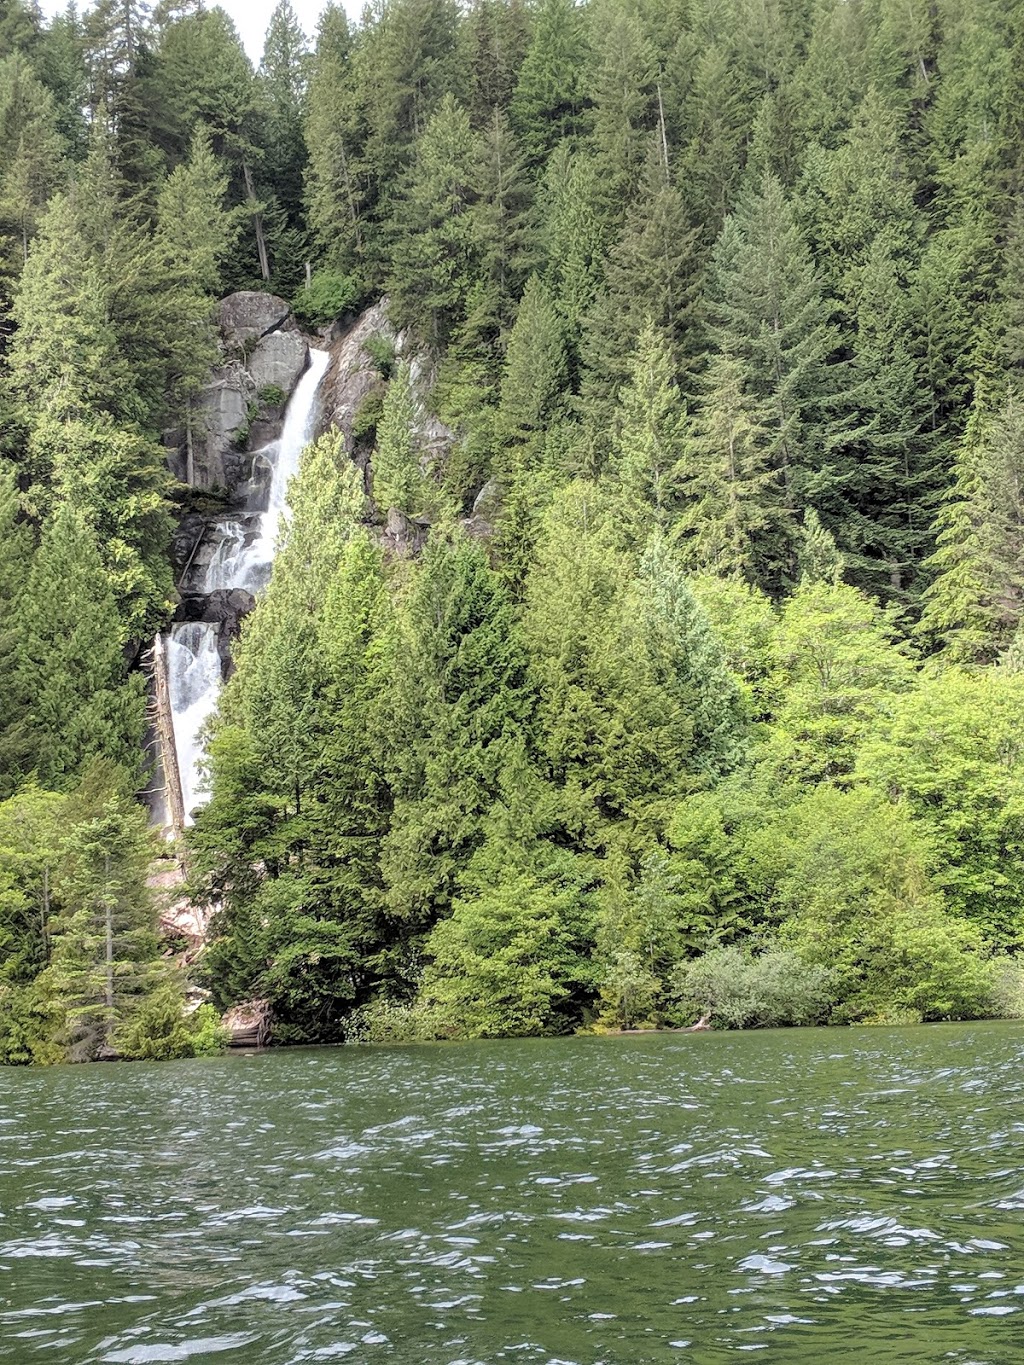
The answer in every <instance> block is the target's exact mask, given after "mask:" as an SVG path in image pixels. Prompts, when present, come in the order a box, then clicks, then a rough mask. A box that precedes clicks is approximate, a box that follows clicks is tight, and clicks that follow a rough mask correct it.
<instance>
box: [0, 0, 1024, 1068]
mask: <svg viewBox="0 0 1024 1365" xmlns="http://www.w3.org/2000/svg"><path fill="white" fill-rule="evenodd" d="M1022 72H1024V3H1019V2H1018V0H975V3H972V4H969V5H964V4H962V3H956V4H954V3H952V0H928V2H927V3H926V2H925V0H589V2H588V3H585V4H575V3H573V0H533V2H532V3H526V2H525V0H473V3H469V4H466V5H460V4H457V3H455V2H454V0H379V2H378V3H376V4H374V5H372V6H369V7H368V8H367V9H366V11H365V12H364V14H363V17H362V18H361V19H360V20H359V21H358V22H352V21H351V20H349V19H348V18H347V17H346V15H345V13H344V11H343V9H342V8H341V7H340V6H337V5H328V6H327V7H326V8H325V10H324V12H323V15H322V17H321V20H320V23H319V26H318V29H317V32H316V34H315V36H313V37H308V36H307V35H306V34H304V33H303V31H302V29H301V27H300V25H299V23H298V21H297V19H296V16H295V14H294V12H293V11H292V9H291V6H290V5H289V3H288V0H281V3H279V4H278V5H277V7H276V9H275V11H274V14H273V17H272V19H271V22H270V26H269V28H268V31H267V34H266V42H265V48H264V53H263V57H262V60H261V62H260V63H259V65H258V66H255V67H254V66H253V64H252V63H251V62H250V61H249V59H248V58H247V56H246V54H245V51H244V49H243V47H242V45H241V43H240V41H239V38H238V34H237V33H236V31H235V29H234V27H233V25H232V23H231V20H230V19H229V18H228V16H227V15H226V14H225V12H224V11H223V10H222V9H220V8H219V7H216V6H209V5H206V4H204V3H203V2H202V0H161V2H160V3H159V4H154V5H152V6H150V5H148V4H144V3H141V2H140V0H98V3H96V4H94V5H93V6H92V7H90V8H88V9H87V10H85V11H84V12H83V13H82V14H79V13H78V12H77V11H76V10H75V8H74V7H73V6H72V7H69V9H68V10H67V12H66V13H65V14H63V15H60V16H58V17H56V18H54V19H52V20H50V21H49V22H44V20H43V19H42V17H41V15H40V13H39V11H38V9H37V7H36V6H35V4H34V3H30V2H29V0H0V1015H2V1016H3V1020H2V1022H0V1056H3V1057H5V1058H6V1059H7V1060H9V1061H25V1060H30V1059H34V1060H52V1059H55V1058H58V1057H64V1056H71V1057H91V1056H96V1055H102V1054H103V1050H104V1049H115V1050H118V1051H120V1053H121V1054H122V1055H172V1054H175V1053H179V1054H180V1053H183V1052H184V1053H187V1052H189V1051H194V1050H196V1049H197V1048H198V1049H199V1050H203V1049H204V1048H206V1047H207V1046H209V1045H212V1043H211V1039H212V1033H211V1031H210V1030H211V1027H212V1026H211V1025H210V1017H212V1012H210V1014H209V1015H204V1017H203V1019H202V1020H199V1021H198V1022H196V1020H195V1019H194V1018H193V1017H192V1016H190V1019H191V1020H192V1022H183V1017H182V1014H181V1002H182V999H183V990H184V983H183V980H182V978H181V974H180V972H178V971H177V970H176V969H173V968H172V966H171V965H170V963H169V961H168V960H167V959H166V958H165V956H164V955H163V950H162V948H161V945H160V944H159V941H158V939H157V937H156V934H155V920H154V915H153V905H152V898H151V895H150V893H149V892H148V891H147V887H146V881H147V865H148V860H149V858H150V856H151V854H152V846H151V841H150V836H149V835H148V834H147V832H146V828H145V817H144V812H143V811H142V809H141V807H140V805H139V803H138V800H137V799H136V797H137V793H138V792H139V791H140V790H141V789H142V787H143V785H144V782H145V772H144V753H143V733H144V726H145V703H144V686H143V673H142V663H143V654H144V647H145V645H146V643H147V642H148V641H149V640H150V639H151V638H152V636H153V634H154V633H155V632H157V631H159V630H161V629H163V628H165V627H166V626H167V625H168V623H169V621H170V620H171V619H172V617H173V614H174V611H175V609H176V605H177V593H176V585H175V581H174V576H173V573H172V570H171V558H170V543H171V538H172V534H173V531H174V527H175V524H176V522H177V521H178V520H179V519H180V517H181V515H182V513H183V511H184V510H185V508H186V506H187V505H188V503H187V494H188V490H187V489H185V488H184V487H183V486H182V485H179V484H176V483H175V482H174V480H173V479H172V477H171V475H170V473H169V472H168V464H167V448H168V442H169V441H170V439H171V437H170V433H173V432H175V431H181V430H185V429H188V430H191V428H190V426H189V424H190V422H191V421H192V413H193V405H194V403H195V401H196V398H197V395H198V394H199V393H200V391H201V390H202V388H203V386H204V385H205V384H206V382H207V380H208V376H209V372H210V368H211V366H212V365H213V364H214V363H215V361H216V359H217V355H218V338H217V330H216V325H215V316H216V314H215V305H216V301H217V300H218V299H219V298H222V297H224V296H225V295H227V294H230V293H232V292H233V291H237V290H240V289H257V290H268V291H271V292H273V293H275V294H279V295H282V296H284V297H285V298H286V299H288V300H289V302H290V303H291V306H292V308H293V310H294V315H295V317H296V318H297V319H298V322H299V324H300V325H301V326H302V327H303V328H305V329H306V330H307V332H309V334H310V335H313V336H316V335H317V333H318V330H319V329H324V330H323V333H322V334H323V336H324V338H325V342H323V343H321V344H326V343H327V341H329V340H330V338H331V337H332V336H337V335H339V334H343V333H344V329H345V328H346V327H347V326H348V325H349V324H351V322H352V321H353V319H355V318H356V317H357V316H358V315H359V314H360V313H361V312H362V310H364V309H366V308H368V307H369V306H370V305H375V304H378V303H380V301H381V300H384V302H385V307H386V315H387V318H388V319H389V327H388V329H387V332H386V334H385V333H384V332H382V333H381V335H380V336H377V337H375V338H372V339H371V341H370V342H369V343H367V346H368V350H369V352H370V353H371V359H372V362H373V365H374V366H375V371H376V378H375V380H374V383H373V386H372V388H371V391H370V392H369V393H368V394H367V396H366V398H365V399H364V401H363V403H362V406H361V407H360V409H359V411H358V412H357V413H356V414H355V417H354V420H353V423H352V433H351V435H350V436H349V435H346V434H345V433H342V432H341V431H340V430H337V429H333V428H332V429H329V430H328V431H327V432H326V433H324V434H323V435H322V436H321V437H320V438H319V440H318V441H316V442H315V443H314V444H313V445H311V446H310V447H309V448H308V449H307V451H306V453H305V455H304V458H303V463H302V468H301V471H300V474H299V476H298V478H297V479H296V481H295V482H294V484H293V485H292V488H291V490H290V495H289V500H290V504H291V507H292V509H293V511H292V517H291V519H290V521H289V523H288V528H287V532H286V534H285V535H284V537H283V539H282V543H281V547H280V550H279V553H278V557H277V559H276V561H275V567H274V572H273V577H272V580H271V583H270V585H269V588H268V589H267V591H266V593H265V595H264V596H263V597H262V599H261V600H260V602H259V604H258V605H257V607H256V609H255V611H254V612H253V613H252V614H251V615H250V616H249V617H248V619H247V621H246V624H245V628H244V630H243V632H242V638H241V640H240V641H239V643H238V645H237V648H236V649H235V651H234V664H235V671H234V674H233V677H232V678H231V681H230V682H229V683H228V684H227V686H226V688H225V690H224V692H223V694H222V698H221V704H220V707H219V710H218V713H217V716H216V717H215V719H214V722H213V724H212V727H211V731H210V739H209V761H208V767H209V772H208V782H209V800H208V803H207V804H206V805H205V806H204V807H203V808H202V810H201V811H200V812H199V813H198V815H197V819H196V823H195V826H194V828H193V829H192V831H191V833H190V836H189V846H188V850H187V855H186V857H187V862H188V867H189V876H190V883H189V885H190V891H191V894H192V895H193V897H194V898H195V899H196V900H197V902H199V903H202V904H205V905H207V906H208V907H210V908H211V910H212V912H213V919H212V926H213V930H212V936H211V939H210V942H209V943H208V945H207V947H206V949H205V951H204V952H203V954H202V955H201V956H200V958H199V960H198V962H197V963H196V965H195V969H194V970H195V972H196V973H197V975H198V977H199V979H200V981H201V984H202V985H203V986H204V987H205V989H206V990H208V991H209V992H210V994H211V998H212V1000H213V1002H214V1003H215V1004H216V1006H218V1007H219V1008H226V1007H228V1006H230V1005H233V1004H236V1003H238V1002H239V1001H243V1000H247V999H252V998H259V999H261V1000H267V1001H269V1002H270V1005H271V1007H272V1010H273V1017H274V1019H275V1032H276V1036H277V1037H278V1038H279V1039H280V1040H282V1041H294V1040H301V1041H335V1040H344V1039H377V1040H388V1039H401V1038H409V1037H413V1038H434V1037H441V1038H446V1037H466V1036H469V1037H487V1036H496V1035H504V1034H537V1033H550V1032H565V1031H571V1030H573V1029H576V1028H580V1027H599V1028H618V1027H635V1026H646V1025H658V1024H662V1025H663V1024H670V1025H685V1024H689V1023H692V1022H693V1021H694V1020H695V1019H697V1018H699V1017H702V1016H706V1017H708V1018H710V1019H712V1020H713V1022H715V1023H719V1024H723V1025H731V1026H750V1025H776V1024H786V1023H811V1022H826V1021H831V1022H856V1021H879V1020H881V1021H885V1020H894V1021H902V1020H920V1019H926V1020H927V1019H944V1018H970V1017H979V1016H984V1015H992V1014H1005V1013H1016V1012H1018V1011H1019V1010H1021V1009H1022V1008H1024V986H1022V984H1021V982H1022V978H1021V976H1020V972H1019V969H1018V967H1017V960H1018V956H1019V954H1020V952H1021V950H1022V948H1024V905H1022V898H1024V754H1022V744H1024V741H1022V739H1021V736H1022V735H1024V672H1022V668H1024V640H1022V637H1021V617H1022V611H1024V559H1022V550H1024V493H1022V487H1024V407H1022V404H1024V128H1022V126H1021V121H1022V119H1024V85H1022V81H1024V76H1022ZM332 328H333V329H334V331H333V332H332V331H331V329H332ZM438 431H441V432H442V433H443V434H444V439H443V440H442V441H441V442H440V444H439V443H438V441H437V440H436V439H434V437H436V433H437V432H438ZM430 433H433V436H430ZM428 436H429V439H428ZM389 517H391V518H392V520H393V521H394V519H396V518H397V521H398V523H399V524H401V525H405V526H406V527H407V528H408V527H412V528H414V530H415V535H413V536H411V537H410V538H409V544H407V545H400V546H399V547H398V548H397V549H396V547H395V544H394V541H393V538H391V539H389V536H388V535H387V534H385V527H386V526H387V525H388V524H389ZM413 544H414V546H415V548H413ZM204 1030H205V1032H204Z"/></svg>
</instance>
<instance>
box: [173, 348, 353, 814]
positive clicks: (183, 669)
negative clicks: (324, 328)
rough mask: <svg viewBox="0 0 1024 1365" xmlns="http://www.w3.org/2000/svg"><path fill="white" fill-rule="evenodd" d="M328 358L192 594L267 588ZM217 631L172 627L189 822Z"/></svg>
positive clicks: (313, 357) (264, 452) (212, 695)
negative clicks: (267, 477)
mask: <svg viewBox="0 0 1024 1365" xmlns="http://www.w3.org/2000/svg"><path fill="white" fill-rule="evenodd" d="M329 359H330V357H329V355H328V354H327V352H326V351H317V350H310V353H309V366H308V368H307V369H306V371H305V373H304V374H303V376H302V378H301V379H300V380H299V383H298V385H297V387H296V389H295V392H294V393H293V394H292V397H291V400H290V401H289V403H288V408H287V411H286V413H285V419H284V427H283V428H282V431H281V436H280V439H279V440H277V441H271V442H270V443H269V444H268V445H266V446H264V447H263V448H262V449H261V450H258V451H256V452H255V453H254V455H253V473H254V477H253V479H252V481H251V489H252V491H251V492H250V495H249V498H248V505H247V506H246V508H245V510H244V511H243V512H241V513H240V514H239V515H238V516H237V517H225V518H223V519H222V520H221V521H219V522H217V523H216V525H215V526H214V527H213V528H212V534H213V536H214V537H215V540H216V546H215V549H214V552H213V554H212V556H211V557H210V560H209V562H208V564H207V565H206V567H205V569H204V570H203V571H202V573H201V574H200V575H198V576H197V577H196V578H194V579H193V581H192V582H191V583H190V585H189V587H190V589H191V591H193V592H196V593H211V592H215V591H217V590H218V589H231V588H240V589H242V590H243V591H244V592H248V593H253V594H255V593H259V592H261V591H262V590H263V589H264V588H265V587H266V585H267V583H268V581H269V579H270V570H271V565H272V563H273V559H274V549H275V546H276V543H277V536H278V531H279V528H280V524H281V519H282V516H283V515H284V514H285V512H286V504H285V498H286V496H287V492H288V483H289V481H290V480H291V479H292V477H293V476H294V475H295V474H296V473H297V472H298V468H299V459H300V457H301V455H302V450H303V447H304V446H305V445H306V443H307V442H308V440H309V438H310V436H311V434H312V430H313V426H314V422H315V417H316V400H317V392H318V390H319V388H320V381H321V379H323V376H324V371H325V370H326V369H327V364H328V361H329ZM265 470H269V473H270V482H269V489H268V487H267V483H266V480H265V479H264V480H261V479H260V477H259V476H260V474H261V472H263V471H265ZM261 504H262V506H261ZM218 629H219V628H218V627H217V626H216V625H215V624H211V623H207V622H202V621H200V622H189V623H188V624H184V625H181V624H179V625H176V626H173V627H172V628H171V631H170V635H169V638H168V642H167V674H168V690H169V693H170V703H171V714H172V717H173V721H174V747H175V749H176V751H177V756H178V772H179V776H180V778H181V791H182V800H183V803H184V808H185V822H186V824H189V823H191V814H190V812H191V811H193V810H194V809H195V807H196V806H198V805H201V804H202V802H203V801H204V800H205V799H206V794H205V793H204V792H203V791H202V789H201V779H200V772H199V765H200V762H201V760H202V756H203V745H202V738H201V736H202V730H203V726H204V725H205V723H206V721H207V720H208V719H209V717H210V716H211V715H212V714H213V711H214V708H215V707H216V705H217V696H218V694H219V692H220V688H221V682H222V673H221V658H220V650H219V648H218Z"/></svg>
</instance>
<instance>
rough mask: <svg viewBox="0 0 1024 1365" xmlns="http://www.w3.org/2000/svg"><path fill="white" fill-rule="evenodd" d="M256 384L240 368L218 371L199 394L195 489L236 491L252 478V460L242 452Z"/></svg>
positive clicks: (193, 439)
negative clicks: (240, 485)
mask: <svg viewBox="0 0 1024 1365" xmlns="http://www.w3.org/2000/svg"><path fill="white" fill-rule="evenodd" d="M251 390H252V383H251V381H250V380H249V379H248V376H247V375H246V373H245V371H244V370H242V369H241V367H240V366H238V365H230V366H226V367H224V368H222V369H217V370H214V372H213V376H212V378H211V381H210V383H209V384H208V385H207V386H206V388H205V389H203V391H202V393H201V394H200V395H199V400H198V402H197V403H196V409H195V418H196V420H195V424H194V430H193V436H192V447H193V461H192V462H193V486H194V487H196V488H234V487H235V485H236V484H237V483H238V482H239V481H240V480H241V479H244V478H247V477H248V464H249V461H248V458H247V456H246V454H245V452H244V451H241V450H239V446H240V445H241V444H243V441H242V435H243V433H244V432H246V431H247V429H248V422H249V402H250V396H249V395H250V391H251Z"/></svg>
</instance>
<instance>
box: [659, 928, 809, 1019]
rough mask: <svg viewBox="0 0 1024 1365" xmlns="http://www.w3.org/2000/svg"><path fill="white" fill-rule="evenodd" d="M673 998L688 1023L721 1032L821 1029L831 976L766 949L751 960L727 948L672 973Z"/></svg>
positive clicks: (789, 954)
mask: <svg viewBox="0 0 1024 1365" xmlns="http://www.w3.org/2000/svg"><path fill="white" fill-rule="evenodd" d="M675 986H676V992H677V995H678V998H679V1003H680V1006H681V1007H682V1010H683V1011H684V1012H685V1013H686V1014H687V1015H688V1016H689V1017H690V1018H697V1017H703V1016H708V1017H709V1018H710V1020H711V1022H712V1023H715V1024H718V1025H721V1026H723V1027H725V1028H779V1027H782V1026H783V1025H787V1024H815V1023H821V1022H822V1021H823V1020H824V1019H825V1018H827V1016H828V1012H829V1009H830V1008H831V1005H832V998H833V988H834V981H833V974H832V972H830V971H829V970H828V968H827V967H820V966H815V965H813V964H808V963H806V962H804V961H803V960H802V959H801V958H800V957H799V956H798V955H797V954H796V953H795V952H793V951H792V950H790V949H786V948H782V947H779V946H777V945H772V946H770V947H768V948H766V949H765V951H764V952H762V953H760V954H759V955H757V956H755V955H754V954H753V953H751V952H750V951H748V950H745V949H743V948H741V947H739V946H738V945H736V944H733V945H731V946H729V947H727V948H716V949H714V950H713V951H712V952H710V953H705V954H704V956H703V957H699V958H697V959H695V960H694V961H692V962H684V963H682V964H681V965H680V966H679V967H678V968H677V970H676V980H675Z"/></svg>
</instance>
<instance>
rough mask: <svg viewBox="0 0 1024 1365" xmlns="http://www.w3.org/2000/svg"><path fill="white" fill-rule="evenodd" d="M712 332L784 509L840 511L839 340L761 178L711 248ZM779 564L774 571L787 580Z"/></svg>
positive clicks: (790, 224)
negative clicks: (749, 411)
mask: <svg viewBox="0 0 1024 1365" xmlns="http://www.w3.org/2000/svg"><path fill="white" fill-rule="evenodd" d="M709 314H710V317H709V322H708V333H709V336H710V338H711V341H712V343H713V345H714V348H715V351H716V352H717V353H719V354H721V355H726V356H729V357H731V358H732V359H734V360H735V361H736V362H738V365H739V366H740V367H741V372H742V379H743V385H744V389H745V391H746V393H747V394H748V395H749V396H750V398H751V399H752V400H753V401H754V402H755V403H756V405H757V407H756V412H757V418H758V423H759V425H761V426H762V427H763V428H764V429H765V430H766V431H768V432H769V433H770V443H769V446H768V452H767V453H768V458H769V465H770V468H772V469H773V470H776V471H777V472H778V474H779V476H780V478H781V480H782V484H783V488H784V496H785V506H786V509H787V511H792V510H794V509H796V508H798V507H800V506H801V505H803V504H804V503H805V502H806V501H810V500H813V501H814V502H815V503H816V504H818V505H821V506H822V507H823V508H825V507H827V508H828V509H829V511H831V509H832V508H833V507H835V508H836V510H837V511H838V509H839V507H840V506H841V502H840V499H841V497H842V495H843V492H844V491H845V487H846V485H847V484H848V482H849V479H850V471H849V469H848V468H844V467H843V466H842V463H841V462H840V461H839V460H837V459H834V458H832V456H831V452H832V447H833V440H832V437H833V436H834V434H835V431H836V427H837V424H838V414H837V412H836V398H837V394H836V387H837V385H836V381H835V379H834V377H833V375H832V374H831V373H830V366H829V361H830V359H831V357H832V355H833V353H834V351H835V348H836V346H837V337H836V334H835V331H834V329H833V327H832V325H831V322H830V319H829V308H828V305H827V303H826V302H825V300H824V298H823V296H822V291H821V285H820V282H819V280H818V278H817V275H816V273H815V270H814V266H813V263H812V261H811V257H810V253H809V251H808V249H807V246H806V243H805V242H804V240H803V238H802V236H801V234H800V230H799V228H798V227H797V225H796V223H795V221H794V218H793V213H792V209H791V208H790V206H789V204H788V202H787V200H786V197H785V194H784V192H783V189H782V186H781V185H780V184H779V183H778V181H777V180H775V179H774V178H773V177H771V176H769V177H767V178H766V179H765V181H764V183H763V184H762V186H761V188H760V190H759V192H758V193H756V194H750V195H748V196H747V198H746V199H745V200H744V202H743V204H742V205H741V207H740V209H739V210H738V211H737V213H736V215H735V216H734V217H733V218H730V219H729V220H728V221H727V222H726V225H725V227H724V228H723V230H722V233H721V236H720V237H719V239H718V242H717V243H716V245H715V251H714V256H713V259H712V265H711V279H710V282H709ZM788 568H790V565H789V564H788V563H787V561H786V560H785V559H782V560H780V561H777V562H776V564H775V565H774V566H773V571H774V574H775V575H779V576H783V575H785V573H786V572H787V569H788Z"/></svg>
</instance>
